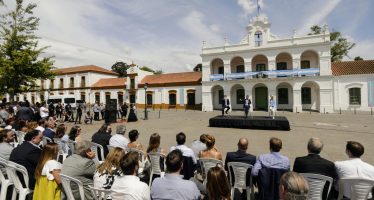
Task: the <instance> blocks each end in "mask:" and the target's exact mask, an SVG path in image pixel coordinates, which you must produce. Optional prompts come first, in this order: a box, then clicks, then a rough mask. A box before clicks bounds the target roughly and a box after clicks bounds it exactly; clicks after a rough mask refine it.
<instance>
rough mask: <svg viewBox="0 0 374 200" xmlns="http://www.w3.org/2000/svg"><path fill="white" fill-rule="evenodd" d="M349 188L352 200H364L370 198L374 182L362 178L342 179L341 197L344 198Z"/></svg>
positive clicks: (340, 182) (340, 181)
mask: <svg viewBox="0 0 374 200" xmlns="http://www.w3.org/2000/svg"><path fill="white" fill-rule="evenodd" d="M347 186H348V187H349V189H350V193H351V197H350V198H351V199H354V200H364V199H368V198H369V193H370V192H371V190H372V188H373V187H374V180H368V179H361V178H342V179H340V180H339V197H338V199H342V198H343V194H344V191H345V189H346V187H347Z"/></svg>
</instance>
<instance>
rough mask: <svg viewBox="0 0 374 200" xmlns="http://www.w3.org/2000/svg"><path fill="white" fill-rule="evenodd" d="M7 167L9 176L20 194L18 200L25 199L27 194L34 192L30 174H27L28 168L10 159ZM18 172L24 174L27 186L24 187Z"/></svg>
mask: <svg viewBox="0 0 374 200" xmlns="http://www.w3.org/2000/svg"><path fill="white" fill-rule="evenodd" d="M5 169H6V172H7V174H8V178H9V179H10V180H11V181H12V182H13V184H14V187H15V190H16V192H17V193H18V194H19V196H18V200H25V199H26V196H27V195H28V194H30V193H32V192H33V190H30V189H29V175H28V174H27V170H26V168H25V167H24V166H22V165H19V164H17V163H14V162H11V161H8V163H7V167H6V168H5ZM17 172H18V173H20V174H22V176H23V180H24V181H25V186H26V187H23V185H22V183H21V180H20V179H19V177H18V175H17ZM13 194H14V193H13Z"/></svg>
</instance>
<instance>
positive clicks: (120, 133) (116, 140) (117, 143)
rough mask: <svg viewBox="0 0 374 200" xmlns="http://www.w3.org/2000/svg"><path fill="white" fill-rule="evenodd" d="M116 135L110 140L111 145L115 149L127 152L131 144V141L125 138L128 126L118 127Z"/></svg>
mask: <svg viewBox="0 0 374 200" xmlns="http://www.w3.org/2000/svg"><path fill="white" fill-rule="evenodd" d="M116 133H117V134H115V135H113V136H112V137H111V138H110V140H109V145H111V146H113V147H120V148H122V149H123V150H125V151H126V148H127V145H128V144H129V139H127V138H126V137H125V133H126V126H125V125H118V126H117V128H116Z"/></svg>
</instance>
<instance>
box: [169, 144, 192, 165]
mask: <svg viewBox="0 0 374 200" xmlns="http://www.w3.org/2000/svg"><path fill="white" fill-rule="evenodd" d="M175 149H179V150H181V151H182V153H183V156H186V157H191V158H192V160H193V162H194V163H195V164H196V163H197V161H196V157H195V153H194V152H193V151H192V149H190V148H188V147H187V146H186V145H176V146H172V147H170V151H173V150H175Z"/></svg>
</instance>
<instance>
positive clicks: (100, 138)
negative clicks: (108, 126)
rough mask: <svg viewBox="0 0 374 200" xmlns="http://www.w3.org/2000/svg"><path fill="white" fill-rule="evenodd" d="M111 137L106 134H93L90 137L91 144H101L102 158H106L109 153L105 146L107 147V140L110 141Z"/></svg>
mask: <svg viewBox="0 0 374 200" xmlns="http://www.w3.org/2000/svg"><path fill="white" fill-rule="evenodd" d="M111 137H112V135H111V134H106V133H105V134H101V133H95V134H94V135H93V136H92V142H95V143H97V144H101V146H103V148H104V157H106V155H108V153H109V150H108V147H107V145H109V140H110V138H111ZM97 156H99V155H97ZM103 159H105V158H103Z"/></svg>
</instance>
